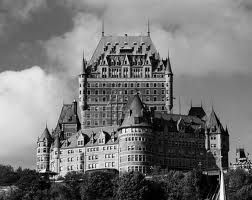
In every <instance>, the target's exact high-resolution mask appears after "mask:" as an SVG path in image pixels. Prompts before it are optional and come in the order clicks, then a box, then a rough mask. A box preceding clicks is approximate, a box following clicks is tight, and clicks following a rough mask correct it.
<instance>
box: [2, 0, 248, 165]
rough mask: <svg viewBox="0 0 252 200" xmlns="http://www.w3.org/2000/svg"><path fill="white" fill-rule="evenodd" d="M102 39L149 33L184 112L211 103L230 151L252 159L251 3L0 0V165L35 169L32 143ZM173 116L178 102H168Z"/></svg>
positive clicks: (71, 93) (72, 90) (67, 98)
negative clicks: (245, 152)
mask: <svg viewBox="0 0 252 200" xmlns="http://www.w3.org/2000/svg"><path fill="white" fill-rule="evenodd" d="M103 19H104V21H105V34H107V35H114V34H116V35H122V34H124V33H128V34H133V35H140V34H146V24H147V19H150V24H151V37H152V40H153V42H154V44H155V46H156V48H157V49H158V50H159V52H160V55H161V56H162V57H164V58H165V57H166V55H167V52H168V49H169V52H170V57H171V62H172V66H173V71H174V73H175V86H174V87H175V88H174V90H175V96H176V97H177V99H178V97H179V96H180V99H181V103H182V112H183V113H186V112H187V111H188V109H189V106H190V101H191V99H192V102H193V105H200V102H201V101H202V102H203V106H204V108H205V109H206V111H208V112H209V111H210V110H211V106H212V105H213V107H214V109H215V111H216V113H217V114H218V116H219V117H220V120H221V122H222V123H223V125H224V126H226V125H227V126H228V128H229V131H230V142H231V151H230V154H229V155H230V161H233V158H234V152H235V148H236V147H237V146H244V147H245V148H246V149H247V150H248V151H249V152H250V153H252V146H251V143H252V124H251V121H252V106H251V102H252V88H251V86H252V67H251V63H252V2H251V0H204V1H202V0H190V1H188V0H167V1H162V0H138V1H136V0H128V1H121V0H110V1H105V0H53V1H52V0H18V1H16V0H0V110H1V117H0V136H1V139H0V163H3V164H11V165H13V166H15V167H16V166H19V165H20V166H22V167H31V168H34V167H35V148H36V140H37V137H38V136H39V135H40V134H41V133H42V132H43V130H44V128H45V124H46V123H47V124H48V126H49V128H50V129H52V128H54V127H55V125H56V121H57V118H58V116H59V112H60V109H61V106H62V104H63V102H65V103H66V102H71V101H72V100H73V99H74V98H76V97H77V87H78V84H77V75H78V73H79V71H80V67H81V55H82V51H83V49H84V51H85V55H86V58H87V59H89V58H90V56H91V55H92V52H93V51H94V49H95V47H96V45H97V42H98V41H99V39H100V37H101V24H102V20H103ZM175 101H176V102H175V104H176V105H175V112H178V102H177V101H178V100H175Z"/></svg>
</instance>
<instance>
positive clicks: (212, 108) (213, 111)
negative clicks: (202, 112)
mask: <svg viewBox="0 0 252 200" xmlns="http://www.w3.org/2000/svg"><path fill="white" fill-rule="evenodd" d="M211 111H212V112H214V103H213V98H212V110H211Z"/></svg>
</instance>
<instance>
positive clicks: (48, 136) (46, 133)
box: [39, 127, 52, 141]
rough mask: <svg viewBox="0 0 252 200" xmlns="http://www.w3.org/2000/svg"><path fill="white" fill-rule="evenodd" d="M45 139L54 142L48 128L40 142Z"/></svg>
mask: <svg viewBox="0 0 252 200" xmlns="http://www.w3.org/2000/svg"><path fill="white" fill-rule="evenodd" d="M44 139H48V140H52V136H51V134H50V132H49V130H48V128H47V127H46V128H45V130H44V132H43V133H42V135H41V136H40V138H39V141H43V140H44Z"/></svg>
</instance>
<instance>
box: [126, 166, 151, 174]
mask: <svg viewBox="0 0 252 200" xmlns="http://www.w3.org/2000/svg"><path fill="white" fill-rule="evenodd" d="M131 171H137V172H141V173H143V174H146V172H147V167H146V166H129V167H128V172H131Z"/></svg>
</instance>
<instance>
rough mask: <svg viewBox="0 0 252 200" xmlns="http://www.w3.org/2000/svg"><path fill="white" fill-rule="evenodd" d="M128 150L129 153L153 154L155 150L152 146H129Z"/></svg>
mask: <svg viewBox="0 0 252 200" xmlns="http://www.w3.org/2000/svg"><path fill="white" fill-rule="evenodd" d="M127 150H128V151H150V152H153V149H152V147H151V146H146V147H143V146H134V145H132V146H128V147H127Z"/></svg>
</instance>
